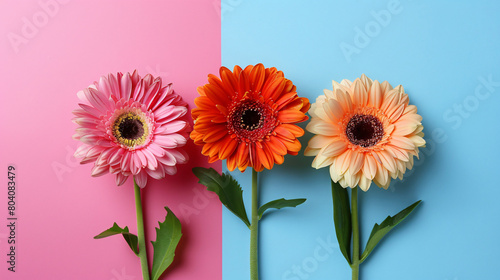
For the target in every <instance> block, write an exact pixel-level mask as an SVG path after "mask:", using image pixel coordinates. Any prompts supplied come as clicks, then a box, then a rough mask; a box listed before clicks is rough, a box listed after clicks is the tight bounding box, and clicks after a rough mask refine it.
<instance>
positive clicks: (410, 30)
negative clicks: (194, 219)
mask: <svg viewBox="0 0 500 280" xmlns="http://www.w3.org/2000/svg"><path fill="white" fill-rule="evenodd" d="M443 2H444V3H436V1H409V0H401V1H307V3H306V1H244V0H222V8H221V9H222V10H221V12H222V65H224V66H227V67H229V68H232V67H233V66H234V65H235V64H238V65H241V66H243V67H244V66H246V65H248V64H256V63H259V62H262V63H264V65H265V66H266V67H272V66H274V67H277V68H278V69H280V70H283V71H284V73H285V76H286V77H287V78H288V79H291V80H292V81H293V82H294V83H295V85H296V86H297V90H298V92H299V95H301V96H305V97H308V98H309V99H310V100H311V102H314V100H315V99H316V97H317V96H318V95H320V94H322V93H323V89H325V88H326V89H331V80H332V79H333V80H337V81H340V80H342V79H344V78H347V79H350V80H354V79H355V78H357V77H359V76H360V75H361V74H362V73H365V74H366V75H368V77H370V78H372V79H377V80H379V81H383V80H387V81H389V82H390V83H391V84H392V85H393V86H396V85H398V84H402V85H403V86H404V88H405V90H406V92H407V93H408V94H409V96H410V103H411V104H414V105H416V106H417V107H418V109H419V114H421V115H422V116H423V124H424V132H425V133H426V136H425V139H426V141H427V147H426V148H425V149H423V150H421V158H420V161H419V162H418V163H417V164H416V165H417V166H416V167H415V168H414V170H413V171H409V172H407V174H405V178H404V180H403V182H401V181H399V180H397V181H394V180H393V182H392V183H391V186H390V187H389V189H388V190H383V189H379V188H378V187H377V186H375V185H374V184H372V187H371V188H370V190H369V191H368V192H366V193H363V192H361V193H360V204H361V205H360V215H361V234H362V244H365V243H366V240H367V238H368V235H369V233H370V231H371V228H372V226H373V224H374V223H376V222H378V223H380V222H381V221H382V220H383V219H384V218H385V217H386V216H387V215H394V214H395V213H397V212H398V211H400V210H401V209H403V208H405V207H406V206H408V205H409V204H411V203H413V202H414V201H416V200H419V199H422V200H423V203H422V204H421V205H420V206H419V208H417V209H416V211H415V212H414V213H413V214H412V215H411V216H409V217H408V219H407V220H406V221H405V222H403V223H402V224H400V225H399V226H398V227H397V228H396V229H395V230H393V231H392V232H391V233H390V234H389V235H388V236H387V237H386V238H385V239H384V240H383V241H382V242H381V243H380V244H379V246H378V247H377V248H376V249H375V250H374V251H373V252H372V254H371V255H370V257H369V258H368V259H367V261H365V262H364V263H363V264H362V265H361V279H395V280H396V279H397V280H400V279H419V280H420V279H442V280H446V279H447V280H462V279H494V278H497V277H498V276H497V275H498V271H497V266H498V262H499V261H500V257H499V255H498V251H499V249H500V241H499V238H498V233H497V232H498V231H499V230H500V223H499V214H500V205H499V203H498V198H499V195H500V185H499V184H498V179H497V177H496V175H497V174H499V165H498V158H499V156H500V152H499V149H498V148H497V145H498V144H499V143H500V141H499V139H500V132H499V129H500V125H499V124H498V120H499V119H500V113H499V110H498V106H499V105H500V97H499V95H500V83H499V82H500V18H499V16H498V14H499V12H500V3H499V2H497V1H467V2H466V1H443ZM398 3H399V4H398ZM382 10H384V11H386V12H381V11H382ZM388 14H389V15H390V19H389V17H388V16H387V15H388ZM383 16H385V17H383ZM377 19H378V21H377ZM359 30H361V31H359ZM360 32H363V33H364V36H366V37H365V38H364V39H365V40H364V41H363V40H362V39H363V38H357V37H364V36H363V35H360V34H359V33H360ZM347 45H350V46H351V50H352V49H354V48H356V50H355V52H354V53H351V54H346V53H345V51H343V50H342V49H341V46H347ZM488 79H490V80H492V81H494V83H491V82H490V83H488V82H484V81H485V80H486V81H487V80H488ZM302 127H305V124H303V125H302ZM311 137H312V135H310V134H306V136H305V137H304V138H302V139H301V142H302V144H303V147H304V146H306V145H307V141H308V140H309V139H310V138H311ZM312 160H313V158H311V157H305V156H304V155H303V150H302V152H301V153H300V154H299V155H298V156H295V157H292V156H287V157H286V158H285V163H284V164H283V165H282V166H277V167H275V168H274V169H273V170H272V171H265V172H263V173H262V175H261V177H260V187H261V198H260V201H261V202H260V204H261V205H262V204H264V203H265V202H268V201H270V200H273V199H277V198H280V197H286V198H299V197H303V198H307V201H306V203H305V204H303V205H301V206H299V207H297V208H295V209H294V208H289V209H282V210H279V211H275V212H271V213H268V214H269V215H267V216H265V218H264V219H263V220H261V223H260V254H259V255H260V276H261V277H260V278H261V279H264V280H266V279H273V280H280V279H283V280H287V279H289V280H292V279H293V280H299V279H350V273H351V272H350V268H349V266H348V265H347V263H346V261H345V260H344V258H343V256H342V255H341V253H340V251H339V249H338V245H334V246H332V245H329V246H325V245H324V244H328V242H330V243H331V242H333V243H334V244H336V238H335V233H334V228H333V213H332V201H331V189H330V181H329V174H328V169H327V168H324V169H321V170H315V169H313V168H311V167H310V164H311V162H312ZM250 173H251V172H250V170H249V171H247V172H246V173H245V174H241V173H240V172H233V173H232V174H233V175H234V176H235V177H237V179H238V180H239V181H240V183H241V184H242V186H243V189H244V199H245V201H246V203H247V211H248V213H250V208H249V206H250V186H251V178H250V177H251V175H250ZM248 247H249V230H248V229H247V228H246V226H245V225H244V224H243V223H242V222H241V221H240V220H239V219H237V218H236V217H234V216H233V215H232V214H231V213H230V212H229V211H227V210H226V209H224V212H223V279H225V280H233V279H248V278H249V276H248V275H249V272H248V271H249V265H248V262H249V258H248V252H249V249H248ZM332 247H333V248H332ZM294 266H297V267H300V270H301V274H300V273H298V272H295V273H294V272H293V270H292V268H293V267H294Z"/></svg>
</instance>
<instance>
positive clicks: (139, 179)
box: [134, 169, 148, 188]
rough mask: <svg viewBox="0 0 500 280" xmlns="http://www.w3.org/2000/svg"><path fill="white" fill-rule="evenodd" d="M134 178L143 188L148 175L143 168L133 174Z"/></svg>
mask: <svg viewBox="0 0 500 280" xmlns="http://www.w3.org/2000/svg"><path fill="white" fill-rule="evenodd" d="M134 180H135V182H136V184H137V185H138V186H139V187H140V188H144V187H145V186H146V183H147V182H148V175H147V174H146V171H144V169H143V170H142V171H141V172H139V173H138V174H137V175H135V176H134Z"/></svg>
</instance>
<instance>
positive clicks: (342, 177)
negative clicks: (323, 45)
mask: <svg viewBox="0 0 500 280" xmlns="http://www.w3.org/2000/svg"><path fill="white" fill-rule="evenodd" d="M324 92H325V94H324V95H320V96H319V97H318V98H317V100H316V103H314V104H313V105H312V106H311V110H310V111H309V114H310V115H311V117H312V119H311V122H310V123H309V124H308V125H307V130H308V131H310V132H312V133H314V134H316V136H314V137H313V138H312V139H311V140H310V141H309V146H308V147H307V148H306V151H305V155H306V156H316V158H315V159H314V161H313V164H312V166H313V167H315V168H322V167H325V166H330V175H331V177H332V180H333V181H334V182H339V184H340V185H342V186H343V187H344V188H345V187H351V188H354V187H356V186H357V185H359V186H360V188H361V189H362V190H364V191H366V190H368V188H369V187H370V185H371V183H372V180H373V181H374V182H375V183H376V184H377V185H378V186H379V187H382V188H385V189H387V187H388V186H389V184H390V182H391V177H392V178H393V179H395V178H398V177H399V178H400V179H402V178H403V174H404V173H405V171H406V169H411V168H412V167H413V157H414V156H418V149H419V147H423V146H424V145H425V140H424V139H423V136H424V134H423V132H422V130H423V126H422V123H421V121H422V117H421V116H420V115H418V114H417V107H415V106H414V105H409V98H408V95H407V94H406V93H405V92H404V89H403V87H402V86H401V85H399V86H397V87H396V88H394V89H393V88H392V86H391V85H390V84H389V83H388V82H387V81H385V82H383V83H382V84H380V83H379V82H378V81H372V80H371V79H370V78H368V77H366V76H365V75H364V74H363V75H362V76H361V78H358V79H356V80H355V81H354V82H351V81H349V80H343V81H342V82H341V83H340V84H339V83H337V82H335V81H333V91H331V90H326V89H325V91H324Z"/></svg>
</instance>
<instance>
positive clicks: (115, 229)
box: [94, 223, 139, 255]
mask: <svg viewBox="0 0 500 280" xmlns="http://www.w3.org/2000/svg"><path fill="white" fill-rule="evenodd" d="M117 234H121V235H122V236H123V239H125V241H126V242H127V244H128V246H129V247H130V249H132V251H133V252H134V254H136V255H139V248H138V247H137V243H138V239H137V235H135V234H132V233H130V232H129V231H128V227H125V228H121V227H119V226H118V224H117V223H114V224H113V226H112V227H110V228H108V229H107V230H105V231H103V232H101V233H100V234H98V235H96V236H94V239H101V238H105V237H109V236H112V235H117Z"/></svg>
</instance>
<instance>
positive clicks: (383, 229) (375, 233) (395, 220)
mask: <svg viewBox="0 0 500 280" xmlns="http://www.w3.org/2000/svg"><path fill="white" fill-rule="evenodd" d="M420 202H422V201H421V200H419V201H417V202H415V203H413V204H412V205H410V206H408V207H406V208H405V209H403V210H402V211H401V212H399V213H397V214H396V215H395V216H394V217H391V216H387V218H386V219H385V220H384V221H383V222H382V223H381V224H380V225H379V224H375V225H374V226H373V229H372V232H371V234H370V237H369V238H368V242H367V243H366V248H365V251H364V252H363V254H361V260H360V261H361V262H362V261H364V260H365V259H366V258H367V257H368V255H370V253H371V252H372V251H373V249H375V246H377V244H378V243H379V241H380V240H382V238H384V236H385V235H386V234H387V233H389V231H391V229H393V228H394V227H395V226H397V225H398V224H399V223H400V222H402V221H403V220H404V219H405V218H406V217H408V215H410V213H411V212H412V211H413V209H415V207H417V205H418V204H419V203H420Z"/></svg>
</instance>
